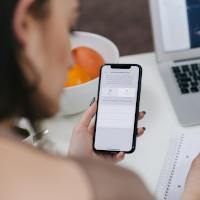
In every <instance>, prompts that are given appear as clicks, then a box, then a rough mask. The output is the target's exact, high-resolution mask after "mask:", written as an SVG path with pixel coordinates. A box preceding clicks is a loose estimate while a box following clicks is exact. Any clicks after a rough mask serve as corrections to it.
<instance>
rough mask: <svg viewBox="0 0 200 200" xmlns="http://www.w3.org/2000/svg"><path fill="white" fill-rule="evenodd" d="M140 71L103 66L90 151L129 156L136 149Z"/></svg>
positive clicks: (133, 66) (136, 67)
mask: <svg viewBox="0 0 200 200" xmlns="http://www.w3.org/2000/svg"><path fill="white" fill-rule="evenodd" d="M141 80H142V68H141V66H139V65H136V64H106V65H104V66H102V68H101V72H100V79H99V88H98V100H97V114H96V119H95V134H94V139H93V149H94V151H97V152H101V153H118V152H125V153H132V152H134V151H135V148H136V137H137V122H138V115H139V101H140V92H141Z"/></svg>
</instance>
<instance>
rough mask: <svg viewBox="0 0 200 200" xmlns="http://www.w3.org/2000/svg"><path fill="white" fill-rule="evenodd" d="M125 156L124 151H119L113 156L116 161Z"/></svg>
mask: <svg viewBox="0 0 200 200" xmlns="http://www.w3.org/2000/svg"><path fill="white" fill-rule="evenodd" d="M124 158H125V153H124V152H119V153H118V154H117V155H116V156H115V161H116V162H120V161H122V160H123V159H124Z"/></svg>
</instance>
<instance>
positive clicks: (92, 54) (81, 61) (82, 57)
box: [72, 47, 105, 79]
mask: <svg viewBox="0 0 200 200" xmlns="http://www.w3.org/2000/svg"><path fill="white" fill-rule="evenodd" d="M72 56H73V58H74V61H75V63H76V64H78V65H79V66H80V67H82V68H83V69H84V70H85V71H86V72H87V73H88V74H89V76H90V77H91V78H92V79H95V78H97V77H98V76H99V74H100V68H101V66H102V65H103V64H104V63H105V61H104V59H103V57H102V56H101V55H100V54H99V53H98V52H97V51H95V50H93V49H91V48H88V47H77V48H75V49H73V50H72Z"/></svg>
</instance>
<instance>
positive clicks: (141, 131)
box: [137, 127, 146, 137]
mask: <svg viewBox="0 0 200 200" xmlns="http://www.w3.org/2000/svg"><path fill="white" fill-rule="evenodd" d="M145 131H146V128H145V127H143V128H138V132H137V137H140V136H142V135H143V134H144V132H145Z"/></svg>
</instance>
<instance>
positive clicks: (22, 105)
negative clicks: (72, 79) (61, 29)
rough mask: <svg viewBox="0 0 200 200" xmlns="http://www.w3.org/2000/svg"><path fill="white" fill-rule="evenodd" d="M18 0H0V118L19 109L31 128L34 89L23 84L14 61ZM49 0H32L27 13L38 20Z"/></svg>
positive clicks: (21, 74) (19, 69)
mask: <svg viewBox="0 0 200 200" xmlns="http://www.w3.org/2000/svg"><path fill="white" fill-rule="evenodd" d="M19 1H20V0H0V91H1V95H0V121H3V120H5V119H7V118H10V117H12V116H15V115H16V113H17V111H18V110H19V109H20V110H22V112H23V113H22V115H23V116H24V117H26V118H27V119H29V120H30V122H31V124H32V125H33V127H34V128H35V126H34V124H35V122H36V121H37V113H36V111H35V109H34V106H33V104H32V99H31V98H32V93H33V91H34V88H31V87H27V85H28V84H27V81H26V78H25V77H24V74H23V72H22V70H21V67H20V64H19V62H18V56H17V52H18V50H20V49H19V48H20V46H19V44H18V41H17V39H16V37H15V33H14V31H13V17H14V13H15V9H16V6H17V4H18V3H19ZM49 1H50V0H35V1H34V2H33V4H32V5H31V7H30V12H31V13H32V14H33V16H34V17H35V18H37V19H41V18H44V17H45V16H46V15H47V13H48V6H47V4H48V2H49Z"/></svg>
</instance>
